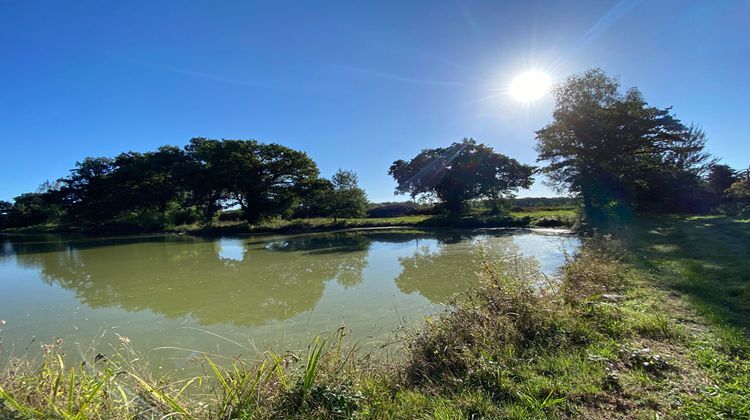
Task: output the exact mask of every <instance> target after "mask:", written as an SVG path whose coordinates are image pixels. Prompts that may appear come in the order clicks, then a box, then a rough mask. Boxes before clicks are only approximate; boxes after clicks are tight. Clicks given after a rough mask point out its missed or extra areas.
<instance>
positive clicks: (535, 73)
mask: <svg viewBox="0 0 750 420" xmlns="http://www.w3.org/2000/svg"><path fill="white" fill-rule="evenodd" d="M551 86H552V82H551V81H550V78H549V76H547V74H546V73H544V72H542V71H539V70H528V71H525V72H523V73H521V74H519V75H518V76H516V78H515V79H513V81H512V82H511V83H510V89H509V92H510V96H512V97H513V99H515V100H517V101H519V102H524V103H528V102H532V101H535V100H537V99H539V98H541V97H542V96H544V95H546V94H547V92H549V89H550V87H551Z"/></svg>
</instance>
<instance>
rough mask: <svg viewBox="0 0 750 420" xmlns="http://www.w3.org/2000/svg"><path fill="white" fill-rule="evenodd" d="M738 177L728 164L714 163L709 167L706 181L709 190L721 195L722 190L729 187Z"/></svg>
mask: <svg viewBox="0 0 750 420" xmlns="http://www.w3.org/2000/svg"><path fill="white" fill-rule="evenodd" d="M738 179H739V178H738V177H737V171H735V170H734V169H732V168H731V167H730V166H729V165H723V164H718V163H716V164H713V165H711V166H710V167H709V169H708V176H707V177H706V183H707V184H708V188H709V190H711V192H713V193H714V194H718V195H721V194H724V191H726V190H727V188H729V187H731V186H732V184H734V183H735V181H737V180H738Z"/></svg>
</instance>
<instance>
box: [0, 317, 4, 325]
mask: <svg viewBox="0 0 750 420" xmlns="http://www.w3.org/2000/svg"><path fill="white" fill-rule="evenodd" d="M3 325H5V320H4V319H0V327H2V326H3Z"/></svg>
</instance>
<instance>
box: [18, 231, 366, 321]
mask: <svg viewBox="0 0 750 420" xmlns="http://www.w3.org/2000/svg"><path fill="white" fill-rule="evenodd" d="M241 243H242V247H243V248H244V250H243V252H242V253H241V258H240V259H232V258H222V257H221V254H222V252H221V242H220V241H209V240H201V239H198V238H192V237H165V236H158V237H151V238H148V237H145V238H140V239H139V240H134V239H132V238H128V239H123V240H92V241H73V242H64V241H58V242H56V241H52V242H44V243H33V244H32V243H11V244H12V245H11V248H12V252H13V253H15V254H16V256H17V261H18V262H19V263H21V264H23V265H25V266H33V267H35V268H37V269H38V270H39V271H40V274H41V277H42V278H43V279H44V280H45V281H46V282H48V283H50V284H52V283H56V284H58V285H60V286H62V287H63V288H65V289H68V290H72V291H74V292H75V294H76V297H77V298H78V299H79V300H80V301H81V302H82V303H85V304H87V305H89V306H90V307H92V308H99V307H109V306H115V307H120V308H123V309H125V310H128V311H141V310H151V311H153V312H156V313H159V314H162V315H164V316H166V317H168V318H180V317H184V316H187V315H190V316H192V317H194V318H195V319H196V320H197V322H199V323H200V324H203V325H208V324H215V323H231V324H235V325H259V324H262V323H265V322H267V321H270V320H283V319H288V318H290V317H293V316H295V315H297V314H299V313H302V312H305V311H309V310H312V309H313V308H314V307H315V304H316V303H317V302H318V300H319V299H320V298H321V296H322V295H323V290H324V287H325V283H326V282H327V281H329V280H333V279H336V280H337V281H338V282H339V283H340V284H342V285H343V286H345V287H351V286H355V285H357V284H359V283H360V282H361V281H362V272H363V270H364V269H365V267H366V266H367V254H368V250H369V247H370V243H371V241H370V240H369V239H367V238H366V237H364V236H362V235H357V234H330V235H316V236H311V237H304V236H303V237H299V238H289V239H286V240H285V241H283V246H282V245H281V244H280V243H279V242H278V241H263V240H253V239H252V238H250V239H244V240H242V242H241ZM235 256H236V255H235Z"/></svg>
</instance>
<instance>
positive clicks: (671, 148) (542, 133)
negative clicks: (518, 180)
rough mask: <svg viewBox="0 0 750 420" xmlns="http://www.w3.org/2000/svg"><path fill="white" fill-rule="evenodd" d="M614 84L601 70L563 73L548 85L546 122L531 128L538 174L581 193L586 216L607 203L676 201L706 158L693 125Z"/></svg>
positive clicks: (665, 203) (669, 203) (700, 133)
mask: <svg viewBox="0 0 750 420" xmlns="http://www.w3.org/2000/svg"><path fill="white" fill-rule="evenodd" d="M619 87H620V85H619V82H618V81H617V80H615V79H612V78H610V77H608V76H607V75H606V74H605V73H604V72H603V71H602V70H601V69H593V70H589V71H587V72H585V73H583V74H580V75H574V76H571V77H569V78H568V79H567V80H566V81H565V82H563V83H562V84H560V85H559V86H557V87H556V88H555V90H554V96H555V100H556V104H555V109H554V111H553V114H552V115H553V121H552V123H550V124H548V125H547V126H545V127H544V128H542V129H541V130H539V131H537V132H536V138H537V151H538V152H539V157H538V161H545V162H547V165H546V166H545V167H543V168H542V169H541V171H542V173H544V174H545V175H547V176H548V177H549V179H550V182H551V184H552V185H553V186H555V187H557V188H558V189H560V190H566V189H567V190H568V191H570V192H572V193H574V194H576V195H579V196H581V197H582V199H583V204H584V208H585V212H586V214H587V215H588V216H590V217H591V216H601V214H602V211H603V209H604V208H606V207H607V206H609V205H611V203H613V202H619V203H621V204H624V205H626V206H628V207H636V208H639V209H642V210H646V209H651V210H653V209H656V208H660V207H661V208H668V207H673V206H675V205H679V204H682V202H683V201H685V200H684V196H682V195H681V193H682V192H684V191H690V190H692V189H694V188H696V186H697V185H698V183H699V181H700V176H699V175H700V173H701V171H702V169H703V167H704V165H705V164H706V162H707V161H708V155H707V154H706V153H705V152H704V151H703V148H704V145H705V141H706V136H705V133H704V132H703V131H702V130H701V129H700V128H698V127H695V126H693V127H690V128H688V127H686V126H685V125H684V124H682V122H680V120H678V119H677V118H676V117H675V116H674V115H672V113H671V109H670V108H656V107H652V106H649V105H648V104H647V103H646V101H645V100H644V99H643V96H642V94H641V93H640V92H639V91H638V90H637V89H635V88H632V89H630V90H628V91H627V92H625V93H624V94H623V93H620V92H619Z"/></svg>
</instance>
